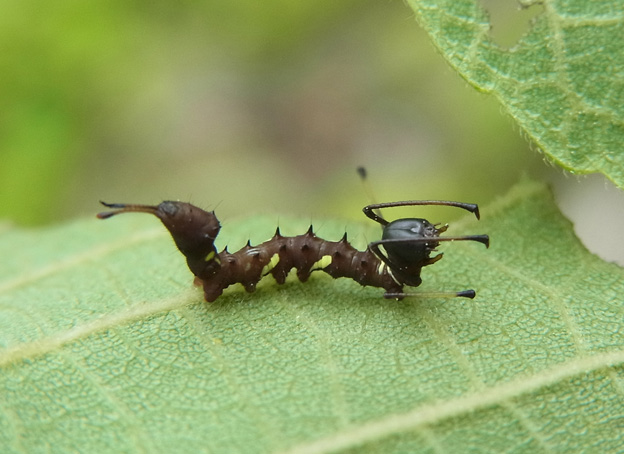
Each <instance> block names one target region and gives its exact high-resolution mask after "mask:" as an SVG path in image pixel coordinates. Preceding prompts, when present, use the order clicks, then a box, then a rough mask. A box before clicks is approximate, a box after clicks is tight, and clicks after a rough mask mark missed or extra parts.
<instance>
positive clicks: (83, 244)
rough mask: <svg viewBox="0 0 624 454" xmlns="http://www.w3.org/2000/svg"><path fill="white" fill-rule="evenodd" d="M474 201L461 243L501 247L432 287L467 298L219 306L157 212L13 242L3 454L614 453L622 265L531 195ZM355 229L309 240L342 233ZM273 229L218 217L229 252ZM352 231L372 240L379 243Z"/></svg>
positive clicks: (268, 291) (331, 294) (463, 247)
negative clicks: (475, 215) (466, 238)
mask: <svg viewBox="0 0 624 454" xmlns="http://www.w3.org/2000/svg"><path fill="white" fill-rule="evenodd" d="M481 208H482V210H481V211H482V221H480V222H478V221H476V220H474V219H472V218H470V217H466V218H462V219H460V220H459V221H457V222H455V223H453V224H452V225H451V227H450V229H449V234H462V233H488V234H490V236H491V238H492V246H491V248H490V249H489V250H486V249H485V248H483V247H482V246H481V245H478V244H467V243H455V244H448V245H445V246H444V248H443V249H444V251H445V258H444V260H442V261H440V262H438V263H436V264H435V265H434V266H431V267H429V268H428V269H426V270H425V271H424V272H423V277H424V283H423V285H422V289H423V290H460V289H465V288H475V289H476V290H477V292H478V294H477V298H476V299H474V300H466V299H462V298H457V299H427V298H412V299H409V300H404V301H401V302H396V301H387V300H384V299H383V298H381V293H382V292H381V291H380V290H379V289H373V288H362V287H360V286H359V285H358V284H356V283H354V282H352V281H349V280H344V279H341V280H332V279H331V278H329V277H328V276H325V275H323V274H322V273H321V274H319V275H314V276H313V277H312V278H311V279H310V281H309V282H308V283H305V284H301V283H299V282H297V281H296V280H292V281H289V282H287V284H286V285H284V286H277V285H275V284H274V283H273V282H272V280H271V279H270V278H267V279H265V280H264V281H262V283H261V285H260V286H259V289H258V291H257V292H256V293H254V294H248V293H245V292H244V291H242V289H236V288H233V289H231V290H228V291H227V292H226V295H224V296H223V297H221V298H220V299H219V300H217V301H216V302H215V303H213V304H210V305H208V304H206V303H204V302H202V299H201V292H200V291H199V290H197V289H195V288H193V287H192V285H191V277H190V273H189V272H188V270H187V269H186V266H185V264H184V261H183V258H182V256H181V255H180V254H179V253H178V252H177V251H176V250H175V247H174V245H173V243H172V241H171V240H170V238H169V237H168V234H167V233H166V231H165V229H164V228H163V227H162V226H161V225H160V223H159V222H158V221H157V220H155V219H154V218H151V217H148V216H144V215H126V216H122V217H119V218H114V219H112V220H108V221H105V222H103V221H98V220H95V219H88V220H81V221H77V222H74V223H71V224H67V225H62V226H59V227H56V228H49V229H46V230H19V229H11V228H5V230H4V231H2V233H1V234H0V251H1V252H2V256H3V261H2V263H0V269H1V270H2V273H0V275H1V276H2V279H1V281H0V311H1V314H0V346H1V348H2V349H1V350H0V367H1V373H0V382H1V386H2V389H3V392H2V393H1V394H0V402H1V404H0V408H2V411H1V412H0V427H2V430H0V446H1V448H2V452H5V453H21V452H59V453H61V452H71V451H80V452H115V453H142V452H150V453H154V452H156V453H158V452H163V453H165V452H178V453H185V452H188V453H191V452H249V453H263V452H266V453H268V452H288V451H291V452H334V451H340V452H346V451H353V452H422V453H429V452H459V451H461V452H466V451H470V450H474V451H478V452H492V453H499V452H566V451H567V452H582V451H585V452H590V451H591V452H609V451H610V452H614V451H616V450H617V449H619V448H621V439H620V436H621V428H622V421H623V418H624V399H623V398H622V397H623V383H624V381H623V376H624V369H623V367H622V363H623V362H624V348H623V346H624V330H622V328H621V327H622V319H623V315H624V314H623V313H624V309H623V304H622V295H623V294H624V271H623V270H622V269H621V268H619V267H617V266H615V265H612V264H608V263H605V262H603V261H601V260H600V259H598V258H597V257H595V256H593V255H591V254H590V253H588V252H587V251H586V250H585V248H584V247H583V246H582V245H581V244H580V243H579V242H578V241H577V239H576V238H575V236H574V234H573V232H572V229H571V225H570V223H569V222H568V221H567V220H565V219H564V218H563V217H562V216H561V215H560V213H559V212H558V211H557V209H556V207H555V205H554V203H553V201H552V199H551V196H550V194H549V192H548V191H547V190H546V189H545V188H544V187H542V186H540V185H536V184H532V183H524V184H521V185H519V186H517V187H515V188H514V189H513V190H512V191H511V192H510V193H509V194H507V195H506V196H504V197H502V198H501V199H499V200H498V201H497V202H495V203H494V204H493V205H491V206H489V207H481ZM431 220H432V221H434V220H433V219H431ZM435 221H443V219H436V220H435ZM344 226H345V224H344V222H340V221H325V222H321V223H317V225H315V227H316V228H317V233H318V235H319V236H321V237H326V238H328V239H334V240H335V239H338V238H339V237H340V236H341V234H342V231H343V230H344ZM274 227H275V218H272V217H269V216H266V217H258V218H252V219H249V220H244V221H229V222H228V221H227V220H226V221H224V227H223V230H222V234H223V241H222V242H221V246H223V245H224V244H225V242H226V241H227V242H229V243H230V245H231V246H232V248H231V249H235V248H236V247H238V246H242V245H243V244H244V242H245V241H246V239H247V238H248V236H249V232H254V236H259V238H255V237H252V240H253V241H254V242H259V241H260V240H261V239H262V236H267V237H268V236H270V235H271V234H272V232H273V230H274ZM280 227H281V228H282V232H283V233H284V234H290V235H293V234H297V233H301V232H302V231H304V230H305V229H306V228H307V225H306V223H305V222H301V221H297V220H285V219H281V220H280ZM348 231H349V235H350V238H351V239H352V240H354V242H355V243H356V244H357V245H358V246H360V247H362V246H363V244H365V243H366V241H367V240H373V239H375V238H377V236H378V235H379V231H378V227H377V226H375V225H372V226H371V225H368V224H362V225H360V224H358V225H350V226H348ZM263 233H264V234H265V235H262V234H263ZM417 290H420V289H417Z"/></svg>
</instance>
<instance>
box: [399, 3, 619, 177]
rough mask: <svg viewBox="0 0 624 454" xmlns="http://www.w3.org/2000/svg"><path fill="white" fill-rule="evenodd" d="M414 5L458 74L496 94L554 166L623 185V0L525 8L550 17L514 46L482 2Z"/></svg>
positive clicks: (537, 21)
mask: <svg viewBox="0 0 624 454" xmlns="http://www.w3.org/2000/svg"><path fill="white" fill-rule="evenodd" d="M408 3H409V5H410V6H411V7H412V9H413V10H414V11H415V12H416V16H417V19H418V21H419V23H420V24H421V25H422V27H423V28H425V30H427V32H428V33H429V35H430V36H431V38H432V40H433V42H434V44H435V46H436V47H437V48H438V49H439V50H440V52H441V53H442V55H443V56H444V57H445V58H446V59H447V60H448V62H449V63H450V64H451V65H452V66H453V68H455V69H456V70H457V71H458V72H459V74H460V75H461V76H462V77H463V78H465V79H466V80H467V81H468V82H469V83H470V84H472V85H474V86H475V87H476V88H478V89H479V90H481V91H484V92H487V93H492V94H494V95H495V96H496V97H497V98H498V100H499V101H500V103H501V104H502V105H503V106H504V108H505V109H506V110H507V111H508V112H509V114H510V115H511V116H512V117H513V118H514V119H515V120H516V121H517V122H518V124H519V125H520V127H521V128H522V129H523V130H524V131H525V132H526V134H527V135H528V136H529V137H530V138H531V139H532V140H533V141H534V142H535V143H536V144H537V145H538V146H539V147H540V148H541V149H542V150H543V151H544V152H545V153H546V155H547V156H548V157H549V158H550V159H552V160H553V161H554V162H556V163H557V164H559V165H560V166H562V167H563V168H565V169H567V170H569V171H571V172H576V173H592V172H601V173H604V174H605V175H606V176H607V177H608V178H609V179H611V180H612V181H613V182H614V183H615V184H616V185H618V186H619V187H620V188H624V153H622V152H621V147H622V143H624V46H622V42H624V3H623V2H614V1H611V0H602V1H586V0H553V1H547V2H537V1H529V2H524V3H525V4H527V5H528V4H534V3H535V4H541V5H543V12H542V13H541V14H539V15H538V16H537V17H536V18H535V20H534V22H533V24H532V25H531V27H530V30H529V31H528V32H527V33H526V34H525V35H524V36H523V37H522V38H521V39H520V41H519V42H518V43H517V44H516V45H515V46H513V47H512V48H511V49H503V48H501V47H500V46H498V45H497V44H496V43H495V42H494V41H493V40H492V37H491V35H490V33H489V30H490V21H489V18H488V15H487V13H486V12H485V10H484V9H483V8H482V7H481V6H480V2H479V1H477V0H408ZM532 7H536V8H537V7H538V6H535V5H534V6H532Z"/></svg>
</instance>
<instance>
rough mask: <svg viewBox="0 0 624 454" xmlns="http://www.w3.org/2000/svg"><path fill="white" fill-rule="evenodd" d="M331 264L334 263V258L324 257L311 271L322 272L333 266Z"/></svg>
mask: <svg viewBox="0 0 624 454" xmlns="http://www.w3.org/2000/svg"><path fill="white" fill-rule="evenodd" d="M331 263H332V256H331V255H324V256H323V257H321V258H320V260H318V261H317V262H315V263H314V264H313V265H312V267H311V268H310V271H313V270H322V269H323V268H327V267H328V266H329V265H331Z"/></svg>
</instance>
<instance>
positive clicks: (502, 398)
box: [284, 350, 624, 454]
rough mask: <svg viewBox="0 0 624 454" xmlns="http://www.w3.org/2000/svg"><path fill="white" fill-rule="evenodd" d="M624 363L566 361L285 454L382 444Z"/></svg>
mask: <svg viewBox="0 0 624 454" xmlns="http://www.w3.org/2000/svg"><path fill="white" fill-rule="evenodd" d="M622 363H624V350H617V351H610V352H609V353H601V354H597V355H592V356H586V357H580V358H576V359H573V360H570V361H566V362H564V363H562V364H559V365H557V366H555V367H551V368H549V369H545V370H543V371H541V372H539V373H537V374H533V375H530V376H526V377H524V376H523V377H518V378H514V379H513V380H511V381H509V382H506V383H502V384H500V385H495V386H491V387H489V388H486V389H482V390H479V391H478V392H475V393H469V394H467V395H464V396H461V397H457V398H453V399H449V400H444V401H441V402H436V403H433V404H425V405H422V406H419V407H417V408H415V409H414V410H412V411H409V412H407V413H400V414H393V415H389V416H386V417H383V418H380V419H378V420H375V421H371V422H368V423H364V424H359V425H357V426H354V427H352V428H350V429H345V430H342V431H339V432H338V433H336V434H335V435H332V436H329V437H326V438H323V439H320V440H316V441H314V442H311V443H303V444H301V445H298V446H296V447H294V448H293V449H291V450H288V451H286V452H285V453H284V454H323V453H331V452H336V451H340V450H343V449H349V448H354V447H357V446H361V445H363V444H366V443H368V442H373V441H379V440H382V439H384V438H386V437H389V436H391V435H394V434H397V433H401V432H413V431H416V430H421V429H422V428H424V427H426V426H432V425H434V424H436V423H439V422H440V421H442V420H445V419H449V418H453V417H458V416H461V415H466V414H470V413H473V412H476V411H477V410H480V409H483V408H487V407H492V406H495V405H507V404H509V403H510V402H512V401H513V399H514V398H517V397H519V396H522V395H525V394H529V393H531V392H535V391H538V390H540V389H543V388H547V387H548V386H552V385H554V384H557V383H559V382H561V381H563V380H566V379H570V378H574V377H576V376H578V375H581V374H588V373H589V372H592V371H598V370H601V369H605V368H608V367H612V366H614V365H618V364H622Z"/></svg>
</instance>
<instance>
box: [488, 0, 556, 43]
mask: <svg viewBox="0 0 624 454" xmlns="http://www.w3.org/2000/svg"><path fill="white" fill-rule="evenodd" d="M542 1H543V0H518V1H514V0H504V1H501V0H481V4H482V5H483V7H484V8H485V9H486V11H487V12H488V14H489V16H490V24H491V26H492V27H491V29H490V35H491V36H492V39H493V40H494V41H495V42H496V43H497V44H498V45H499V46H501V47H504V48H511V47H513V46H514V45H516V43H517V42H518V40H519V39H520V38H522V36H523V35H525V34H526V33H527V32H528V31H529V29H530V28H531V22H532V21H533V19H534V18H535V17H536V16H538V15H539V14H541V13H542V12H544V6H543V5H542Z"/></svg>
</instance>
